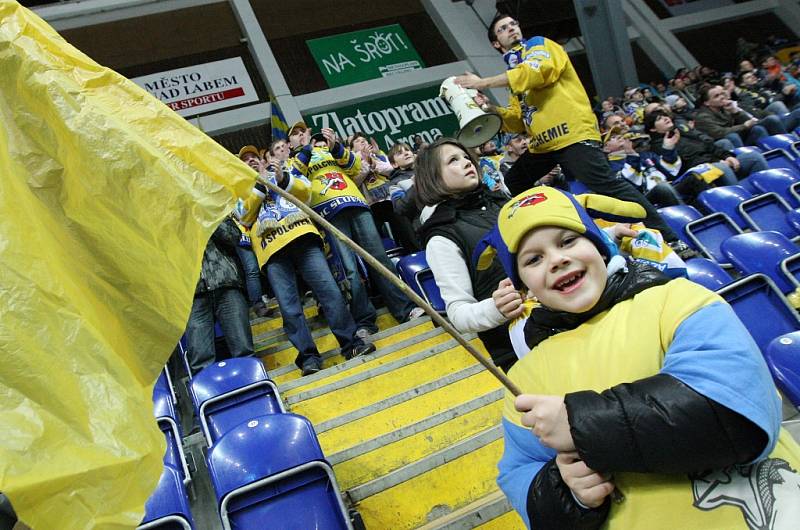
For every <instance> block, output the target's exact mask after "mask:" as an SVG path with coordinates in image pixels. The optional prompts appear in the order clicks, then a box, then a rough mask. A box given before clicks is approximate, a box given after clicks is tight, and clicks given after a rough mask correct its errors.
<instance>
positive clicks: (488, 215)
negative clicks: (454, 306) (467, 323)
mask: <svg viewBox="0 0 800 530" xmlns="http://www.w3.org/2000/svg"><path fill="white" fill-rule="evenodd" d="M507 201H508V197H506V196H505V195H504V194H502V193H499V192H491V191H488V190H486V189H484V188H483V187H481V188H479V189H478V190H477V191H474V192H471V193H468V194H467V195H465V196H463V197H458V198H454V199H449V200H447V201H444V202H442V203H440V204H439V205H438V206H436V210H435V211H434V212H433V215H431V216H430V218H428V220H427V221H425V223H424V224H423V225H422V226H421V227H420V232H419V233H420V237H421V239H422V242H423V247H424V246H426V245H427V244H428V241H429V240H430V239H431V238H432V237H434V236H442V237H445V238H447V239H449V240H450V241H452V242H453V243H455V244H456V245H458V248H459V249H460V250H461V253H462V254H463V256H464V259H465V260H467V269H468V270H469V276H470V278H469V279H470V282H471V283H472V292H473V294H474V296H475V299H476V300H485V299H487V298H491V297H492V293H493V292H494V291H495V290H496V289H497V284H498V283H500V281H501V280H503V279H505V278H506V277H507V275H506V273H505V271H504V270H503V266H502V265H501V264H500V262H499V261H498V260H494V261H493V262H492V265H491V267H489V268H488V269H486V270H484V271H479V270H477V267H476V264H475V262H474V261H473V253H474V251H475V247H477V246H478V243H479V242H480V240H481V239H483V236H485V235H486V234H487V232H489V230H491V229H492V228H494V225H495V224H496V223H497V215H498V214H499V213H500V208H502V207H503V205H504V204H505V203H506V202H507ZM478 338H480V339H481V342H483V345H484V347H485V348H486V351H488V352H489V354H490V355H491V356H492V360H493V361H494V363H495V364H496V365H497V366H499V367H500V368H502V369H503V370H505V371H506V372H507V371H508V369H509V368H511V366H512V365H513V364H514V363H515V362H516V361H517V356H516V355H515V354H514V350H513V347H512V346H511V339H510V338H509V336H508V327H507V326H506V325H505V324H503V325H501V326H498V327H496V328H493V329H490V330H487V331H481V332H480V333H478Z"/></svg>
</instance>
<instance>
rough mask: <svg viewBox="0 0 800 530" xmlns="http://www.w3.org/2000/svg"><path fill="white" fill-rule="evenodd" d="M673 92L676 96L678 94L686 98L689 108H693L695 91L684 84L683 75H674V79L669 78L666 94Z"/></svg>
mask: <svg viewBox="0 0 800 530" xmlns="http://www.w3.org/2000/svg"><path fill="white" fill-rule="evenodd" d="M670 94H674V95H676V96H680V97H682V98H683V99H685V100H686V102H687V103H688V104H689V109H690V110H691V109H694V108H695V101H696V97H695V93H694V91H693V90H689V88H688V87H687V84H686V80H685V79H684V78H683V77H678V76H677V75H676V77H675V78H674V79H670V81H669V88H668V89H667V95H668V96H669V95H670Z"/></svg>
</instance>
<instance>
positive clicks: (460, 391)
mask: <svg viewBox="0 0 800 530" xmlns="http://www.w3.org/2000/svg"><path fill="white" fill-rule="evenodd" d="M498 388H500V383H498V382H497V380H496V379H495V378H494V377H493V376H492V374H490V373H489V372H487V371H485V370H484V371H481V372H479V373H477V374H475V375H473V376H470V377H467V378H464V379H462V380H461V381H456V382H455V383H452V384H450V385H447V386H445V387H442V388H439V389H437V390H434V391H433V392H428V393H427V394H422V395H421V396H417V397H415V398H413V399H409V400H408V401H405V402H403V403H400V404H398V405H395V406H393V407H388V408H382V409H380V410H379V411H377V412H375V413H374V414H371V415H369V416H365V417H363V418H359V419H357V420H354V421H351V422H349V423H347V424H345V425H342V426H340V427H336V428H335V429H331V430H329V431H325V432H322V433H319V434H318V438H319V442H320V445H322V448H323V450H324V451H325V454H333V453H336V452H338V451H344V450H345V449H349V448H351V447H353V446H355V445H357V444H359V443H361V442H362V441H363V440H364V438H365V437H366V436H370V437H378V436H382V435H384V434H387V433H389V432H392V431H394V430H396V429H399V428H400V427H404V426H406V425H411V424H412V423H416V422H418V421H422V420H424V419H425V418H428V417H430V416H432V415H434V414H438V413H440V412H444V411H445V410H448V409H451V408H453V407H455V406H458V405H460V404H461V403H464V402H466V401H469V400H470V399H473V398H476V397H478V396H483V395H486V394H488V393H489V392H491V391H493V390H497V389H498Z"/></svg>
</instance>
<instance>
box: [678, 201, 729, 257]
mask: <svg viewBox="0 0 800 530" xmlns="http://www.w3.org/2000/svg"><path fill="white" fill-rule="evenodd" d="M684 230H685V231H686V235H687V237H688V238H689V240H690V241H691V242H692V246H695V247H697V248H698V249H699V250H700V251H701V252H703V254H705V255H706V256H708V257H709V258H711V259H712V260H714V261H716V262H717V263H719V264H720V265H723V266H729V265H730V261H729V260H728V257H727V256H726V255H725V254H724V253H723V252H722V249H721V248H720V247H721V246H722V242H723V241H725V240H726V239H728V238H729V237H731V236H734V235H736V234H741V233H742V230H741V228H739V227H738V226H737V225H736V223H734V222H733V221H731V219H730V217H728V216H727V215H725V214H724V213H721V212H716V213H712V214H710V215H706V216H705V217H701V218H700V219H697V220H696V221H691V222H689V223H687V224H686V227H685V228H684Z"/></svg>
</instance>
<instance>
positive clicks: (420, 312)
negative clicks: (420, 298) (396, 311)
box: [406, 307, 425, 322]
mask: <svg viewBox="0 0 800 530" xmlns="http://www.w3.org/2000/svg"><path fill="white" fill-rule="evenodd" d="M424 316H425V310H424V309H422V308H421V307H415V308H414V309H412V310H411V312H410V313H409V314H408V318H407V319H406V322H408V321H409V320H414V319H417V318H420V317H424Z"/></svg>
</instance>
